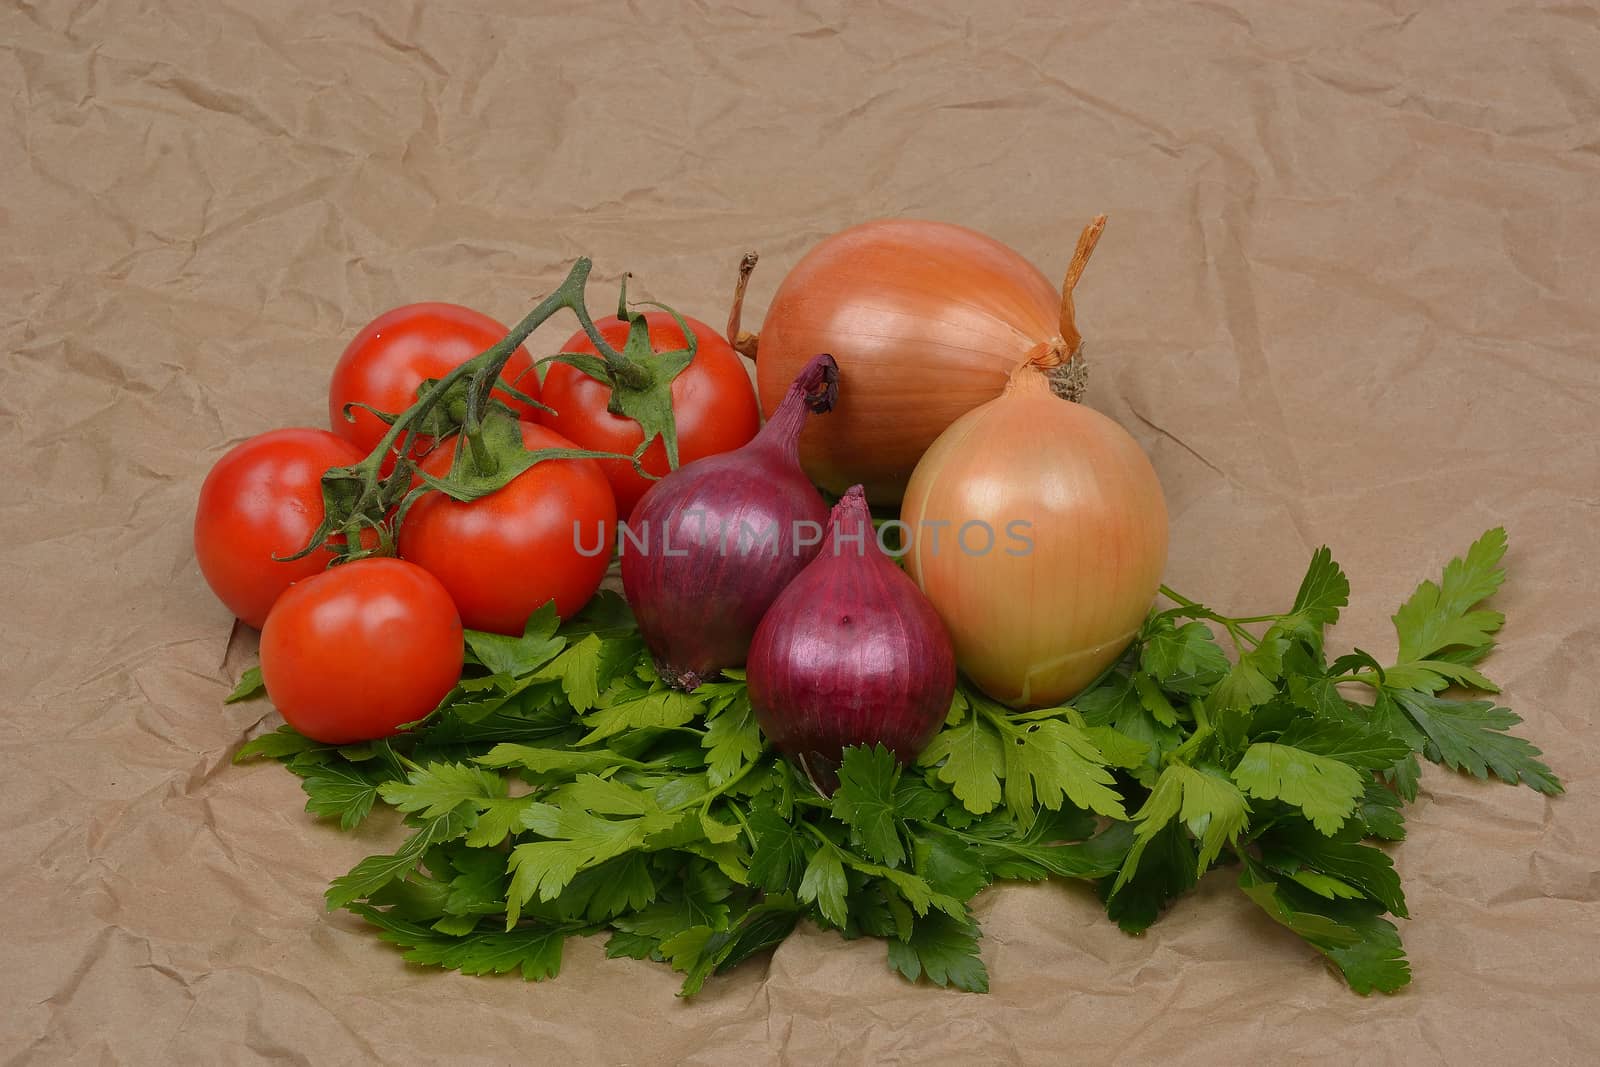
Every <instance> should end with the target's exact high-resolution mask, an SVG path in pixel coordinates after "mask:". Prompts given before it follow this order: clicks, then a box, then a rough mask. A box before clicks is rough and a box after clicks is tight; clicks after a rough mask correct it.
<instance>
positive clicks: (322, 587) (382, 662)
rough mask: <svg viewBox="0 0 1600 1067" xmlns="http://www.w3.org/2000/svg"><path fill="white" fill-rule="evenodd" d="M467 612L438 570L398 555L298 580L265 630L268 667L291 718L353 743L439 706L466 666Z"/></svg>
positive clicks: (304, 728)
mask: <svg viewBox="0 0 1600 1067" xmlns="http://www.w3.org/2000/svg"><path fill="white" fill-rule="evenodd" d="M461 654H462V634H461V617H460V616H459V615H458V614H456V607H455V605H454V604H453V603H451V601H450V594H449V593H447V592H445V589H444V586H442V585H440V584H439V582H438V579H436V578H434V577H433V575H431V574H429V573H428V572H427V571H425V570H423V569H422V568H421V567H418V566H416V565H415V564H411V563H406V562H404V561H403V560H398V559H382V558H374V559H363V560H357V561H356V562H354V563H345V564H342V565H340V566H338V567H334V568H332V569H331V570H328V571H324V572H323V573H322V574H318V575H316V576H314V577H311V578H307V579H305V580H304V581H300V582H296V583H295V584H294V585H293V586H291V587H290V588H289V589H288V590H287V591H286V592H285V593H284V594H283V596H281V597H279V598H278V603H277V604H275V605H274V606H273V608H272V612H271V613H270V614H269V615H268V616H267V624H266V626H265V627H263V628H262V630H261V677H262V680H263V681H264V682H265V683H266V686H267V695H268V696H269V697H271V698H272V702H273V703H274V704H275V705H277V708H278V711H279V712H281V713H282V714H283V718H284V721H285V722H287V723H288V724H289V725H290V726H293V727H294V728H295V729H296V730H299V731H300V732H301V733H303V734H305V735H306V736H307V737H310V738H313V739H315V740H317V741H321V742H323V743H324V744H329V745H349V744H354V743H356V742H359V741H376V740H377V739H378V738H380V737H389V736H390V735H392V734H394V733H395V731H396V730H397V729H398V728H399V727H401V726H402V725H404V724H405V723H408V722H415V721H416V720H418V719H420V718H422V717H423V716H424V715H426V714H428V712H430V711H432V710H433V709H434V708H435V707H436V706H437V705H438V703H439V701H441V700H443V699H444V697H445V694H446V693H448V692H450V690H451V688H452V687H453V686H454V685H455V684H456V680H457V679H458V678H459V677H460V676H461Z"/></svg>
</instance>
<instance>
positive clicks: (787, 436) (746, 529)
mask: <svg viewBox="0 0 1600 1067" xmlns="http://www.w3.org/2000/svg"><path fill="white" fill-rule="evenodd" d="M838 390H839V366H838V364H837V363H835V362H834V361H833V357H832V356H830V355H826V354H824V355H819V356H815V357H813V358H812V359H811V361H810V362H809V363H807V364H806V366H805V369H803V370H802V371H801V372H800V376H799V377H798V378H796V379H795V380H794V383H793V384H792V385H790V386H789V392H788V395H787V396H785V397H784V399H783V403H782V404H780V405H779V406H778V409H777V410H776V411H774V412H773V413H772V418H771V419H769V420H768V421H767V424H766V425H765V426H763V427H762V428H761V432H760V433H758V434H757V435H756V436H755V439H754V440H752V441H751V442H750V443H749V444H747V445H745V446H744V447H743V448H739V449H736V450H735V451H732V452H724V453H722V454H721V455H716V456H708V457H706V458H705V459H700V460H696V461H695V462H693V463H689V464H685V465H684V466H683V467H681V468H679V469H678V470H677V471H676V472H674V473H672V474H669V475H668V476H667V477H665V478H663V479H661V480H660V481H659V482H656V483H655V484H654V485H652V486H651V487H650V489H649V490H648V491H647V492H646V493H645V494H644V496H642V497H641V498H640V499H639V503H638V504H637V505H636V506H635V508H634V511H633V514H632V515H631V516H630V517H629V519H628V522H627V524H626V525H625V526H624V527H623V528H622V531H621V556H622V589H623V592H624V593H626V594H627V597H628V603H629V605H631V606H632V608H633V613H634V616H635V617H636V618H637V619H638V620H639V632H640V633H642V634H643V635H644V640H645V644H646V645H647V646H648V647H649V649H650V654H651V656H652V657H653V658H654V659H655V662H656V668H657V670H659V671H660V672H661V677H662V678H663V679H664V680H665V681H666V682H667V684H668V685H671V686H673V687H674V688H677V689H682V690H685V691H688V690H692V689H694V688H695V687H696V686H698V685H699V684H700V682H701V681H702V680H703V679H705V678H709V677H711V676H713V675H715V674H716V673H717V672H718V671H720V670H722V669H723V668H724V667H737V666H739V665H741V664H743V663H744V661H745V656H746V655H747V654H748V653H749V651H750V639H751V638H752V637H753V636H754V635H755V632H756V624H757V623H759V622H760V621H761V617H762V616H763V615H765V614H766V613H767V608H768V607H770V606H771V605H772V602H773V600H775V599H777V596H778V594H779V593H781V592H782V591H783V588H784V586H786V585H788V584H789V582H790V581H792V580H793V579H794V577H795V575H797V574H799V573H800V571H801V570H802V569H803V568H804V567H805V565H806V564H807V563H809V562H810V561H811V560H812V559H813V558H814V557H815V556H816V554H817V551H818V549H819V548H820V547H821V544H822V536H823V523H824V522H826V521H827V518H828V505H827V502H826V501H824V500H823V499H822V494H821V493H819V492H817V489H816V486H814V485H812V484H811V482H810V481H809V480H808V479H807V478H806V476H805V472H803V471H802V470H801V469H800V453H799V439H800V428H801V427H802V426H804V425H805V421H806V413H807V412H808V411H814V412H817V413H819V414H820V413H822V412H825V411H829V410H831V409H832V408H833V403H834V400H835V399H836V398H837V396H838Z"/></svg>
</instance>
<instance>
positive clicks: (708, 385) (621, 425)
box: [536, 311, 761, 518]
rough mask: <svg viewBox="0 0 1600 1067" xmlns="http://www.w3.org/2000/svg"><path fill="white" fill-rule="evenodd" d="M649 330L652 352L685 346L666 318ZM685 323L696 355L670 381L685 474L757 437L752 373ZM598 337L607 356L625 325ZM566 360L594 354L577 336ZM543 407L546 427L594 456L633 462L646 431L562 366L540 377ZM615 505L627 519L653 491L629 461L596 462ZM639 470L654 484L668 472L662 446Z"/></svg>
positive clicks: (652, 315)
mask: <svg viewBox="0 0 1600 1067" xmlns="http://www.w3.org/2000/svg"><path fill="white" fill-rule="evenodd" d="M644 318H645V322H646V323H647V324H648V325H649V327H650V347H651V348H652V349H654V350H655V351H657V352H670V351H672V350H673V349H681V348H683V347H684V345H685V343H686V342H685V340H684V336H683V331H682V330H680V329H679V328H678V324H677V323H676V322H674V321H673V318H672V316H671V315H669V314H667V313H666V312H665V311H652V312H649V313H648V314H646V315H645V317H644ZM684 321H685V322H687V323H688V324H689V329H690V330H692V331H693V332H694V336H695V340H696V342H697V347H696V348H695V354H694V362H692V363H690V364H689V365H688V366H687V367H685V368H684V369H683V372H682V373H681V374H679V375H678V376H677V377H676V378H674V379H672V413H673V419H674V421H675V422H676V423H677V426H678V463H679V465H680V466H682V465H683V464H685V463H690V462H692V461H694V460H697V459H703V458H704V457H706V456H714V455H716V454H717V453H719V452H731V451H732V450H733V449H735V448H738V447H739V446H740V445H743V444H745V443H746V442H748V441H749V440H750V439H751V438H752V437H754V436H755V435H756V431H757V430H759V429H761V407H760V405H759V404H758V403H757V402H756V393H755V387H754V386H752V385H751V384H750V373H749V372H748V371H746V370H745V368H744V364H743V363H742V362H740V360H739V354H738V353H737V352H735V351H734V350H733V347H732V346H731V345H729V344H728V342H727V341H725V340H723V338H722V335H721V334H719V333H717V331H716V330H713V329H712V328H711V327H710V326H707V325H706V324H705V323H703V322H701V321H699V320H698V319H691V318H689V317H687V316H685V317H684ZM595 325H596V326H598V327H599V328H600V336H602V337H604V338H605V339H606V343H607V344H609V345H611V347H612V348H615V349H617V350H619V351H620V350H621V349H622V346H623V345H624V344H625V343H627V340H628V324H627V322H625V321H624V320H622V319H619V318H617V317H616V316H615V315H613V316H611V317H610V318H605V319H600V320H598V321H596V322H595ZM561 351H563V352H588V353H590V354H593V353H594V352H595V347H594V345H593V344H592V343H591V342H590V341H589V338H588V336H587V335H586V334H584V333H583V332H582V331H581V330H580V331H579V332H578V333H576V334H574V335H573V336H572V337H571V338H570V339H569V340H568V341H567V343H566V344H565V345H563V346H562V348H561ZM540 399H541V400H542V401H543V402H544V403H545V404H547V405H549V406H550V407H552V408H554V409H555V412H556V413H555V414H553V415H552V414H551V413H550V412H548V411H541V412H539V414H538V415H537V416H536V417H537V418H538V420H539V421H540V422H541V423H542V424H544V425H545V426H548V427H550V428H551V429H552V430H555V431H556V432H557V433H559V434H561V435H562V436H563V437H566V438H568V439H569V440H572V441H576V442H577V443H578V445H579V446H580V447H582V448H588V449H593V450H594V451H596V452H622V453H627V454H630V455H631V454H632V453H633V450H634V449H636V448H638V447H639V442H640V441H643V440H644V430H642V429H641V428H640V427H639V424H638V423H637V422H635V421H634V420H632V419H629V418H624V417H622V416H620V415H613V414H611V412H610V411H608V410H606V405H607V404H609V403H610V402H611V389H610V387H609V386H606V385H603V384H602V383H600V382H597V381H595V380H594V379H593V378H591V377H589V376H588V375H587V374H584V373H583V372H582V371H580V370H576V369H574V368H572V367H569V366H567V365H566V364H565V363H552V364H550V369H549V370H548V371H547V372H546V373H545V379H544V388H543V391H542V394H541V397H540ZM597 462H599V464H600V468H601V469H602V470H604V471H605V475H606V480H607V481H609V482H610V483H611V489H612V492H614V493H615V494H616V497H617V514H619V515H621V516H622V517H623V518H626V517H627V516H628V515H630V514H632V513H633V506H634V505H635V504H637V503H638V502H639V498H640V497H641V496H644V493H645V490H646V489H649V488H650V487H651V486H652V485H654V484H655V483H654V482H653V481H651V480H650V479H648V478H645V477H643V476H642V475H640V474H638V473H637V472H636V471H635V470H634V469H633V465H632V464H631V463H629V462H627V461H626V460H620V459H603V460H598V461H597ZM642 463H643V466H644V469H645V470H647V471H649V472H650V473H651V474H654V475H656V476H658V477H660V476H662V475H665V474H666V473H667V472H668V467H667V450H666V446H665V445H663V444H662V443H661V441H660V440H659V439H657V440H656V441H654V442H653V443H652V444H651V445H650V447H649V448H648V449H646V450H645V454H644V457H643V460H642Z"/></svg>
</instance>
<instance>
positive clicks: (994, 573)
mask: <svg viewBox="0 0 1600 1067" xmlns="http://www.w3.org/2000/svg"><path fill="white" fill-rule="evenodd" d="M900 517H901V520H902V521H903V522H905V523H906V524H907V525H908V526H909V528H910V530H909V534H910V537H911V539H912V547H911V551H910V554H909V556H908V557H907V561H906V562H907V568H906V569H907V571H908V572H909V573H910V574H911V576H912V578H914V579H915V580H916V582H917V585H918V586H920V587H921V589H922V591H923V593H925V594H926V595H927V597H928V599H929V600H930V601H932V602H933V605H934V607H935V608H937V609H938V611H939V615H940V617H941V618H942V619H943V620H944V622H945V625H946V626H947V627H948V628H949V630H950V635H951V638H952V640H953V641H954V643H955V649H956V662H957V663H958V664H959V665H960V667H961V669H962V671H963V672H965V673H966V675H967V676H968V677H969V678H971V679H972V681H973V682H974V683H976V684H977V685H978V687H979V688H981V689H982V690H983V691H984V692H985V693H987V694H988V695H989V696H991V697H993V698H994V699H996V700H998V701H1001V702H1003V703H1005V704H1008V705H1010V706H1012V707H1047V706H1051V705H1055V704H1059V703H1060V702H1062V701H1063V700H1066V699H1068V698H1070V697H1072V696H1074V695H1076V694H1077V693H1078V692H1079V691H1080V690H1082V689H1083V688H1084V687H1085V686H1086V685H1088V684H1089V683H1090V682H1091V681H1093V680H1094V679H1095V678H1096V677H1098V676H1099V675H1100V673H1101V672H1102V671H1104V670H1105V669H1106V668H1107V667H1109V666H1110V665H1111V664H1112V663H1114V662H1115V661H1116V659H1117V657H1118V656H1120V655H1121V654H1122V652H1123V651H1124V650H1125V649H1126V648H1127V647H1128V645H1129V643H1130V642H1131V641H1132V640H1133V638H1134V636H1135V634H1136V633H1137V632H1138V630H1139V627H1140V625H1141V624H1142V623H1143V621H1144V618H1145V616H1146V614H1147V613H1148V611H1149V609H1150V604H1151V602H1152V601H1153V600H1154V598H1155V594H1156V591H1157V589H1158V588H1159V586H1160V583H1161V572H1162V570H1163V568H1164V567H1165V565H1166V558H1167V508H1166V502H1165V499H1164V498H1163V496H1162V492H1161V483H1160V481H1159V479H1158V478H1157V477H1156V473H1155V469H1154V468H1153V467H1152V466H1151V465H1150V460H1149V459H1148V458H1147V457H1146V456H1145V454H1144V451H1143V450H1142V449H1141V448H1140V447H1139V444H1138V442H1137V441H1135V440H1134V439H1133V437H1132V436H1130V435H1129V434H1128V432H1127V431H1126V430H1124V429H1123V428H1122V427H1121V426H1119V425H1117V423H1116V422H1115V421H1113V420H1112V419H1109V418H1107V417H1106V416H1105V415H1102V414H1100V413H1099V412H1097V411H1094V410H1092V409H1090V408H1087V407H1084V406H1083V405H1081V404H1074V403H1070V402H1068V401H1065V400H1062V399H1060V398H1058V397H1056V396H1054V395H1053V394H1051V392H1050V391H1049V387H1048V385H1047V384H1046V382H1045V379H1044V376H1043V375H1042V374H1041V373H1040V372H1039V371H1037V370H1035V369H1034V368H1032V367H1024V368H1023V369H1021V370H1019V371H1018V372H1017V373H1016V375H1015V376H1014V377H1013V379H1012V383H1011V384H1010V385H1009V386H1008V387H1007V390H1006V392H1005V393H1004V395H1002V396H1001V397H1000V398H999V399H997V400H994V401H991V402H990V403H987V404H984V405H983V406H981V407H979V408H977V409H975V410H973V411H972V412H970V413H969V414H967V415H965V416H963V417H962V418H960V419H958V420H956V422H955V423H954V424H952V425H951V427H950V428H949V429H948V430H946V431H945V432H944V433H943V434H942V435H940V437H939V439H938V440H937V441H935V442H934V444H933V446H932V447H931V448H930V449H928V452H927V454H926V455H924V456H923V457H922V461H921V462H920V463H918V464H917V469H916V471H915V473H914V474H913V475H912V477H911V483H910V485H909V486H908V487H907V491H906V497H905V501H904V503H903V505H902V508H901V513H900ZM1018 521H1020V522H1026V523H1028V524H1029V526H1028V527H1027V529H1026V536H1027V538H1029V539H1030V540H1031V541H1032V547H1031V549H1029V550H1026V551H1024V550H1023V546H1022V544H1021V541H1020V540H1018V539H1016V538H1013V537H1011V536H1009V535H1008V525H1007V524H1009V523H1013V522H1018ZM938 523H946V524H948V525H945V526H943V527H939V526H937V525H935V524H938ZM968 523H984V524H986V525H987V528H988V529H989V530H992V531H993V532H994V535H995V537H994V545H993V547H992V549H991V550H990V551H988V552H985V553H969V552H967V551H963V550H962V547H961V543H960V542H959V541H958V540H957V538H959V536H960V531H961V529H962V527H963V525H964V524H968ZM1019 529H1020V528H1019ZM936 534H937V539H936ZM966 540H967V544H968V545H969V546H970V547H972V548H976V547H978V546H979V545H980V544H981V542H982V540H983V528H982V527H978V526H974V527H971V528H970V530H969V531H968V536H967V539H966Z"/></svg>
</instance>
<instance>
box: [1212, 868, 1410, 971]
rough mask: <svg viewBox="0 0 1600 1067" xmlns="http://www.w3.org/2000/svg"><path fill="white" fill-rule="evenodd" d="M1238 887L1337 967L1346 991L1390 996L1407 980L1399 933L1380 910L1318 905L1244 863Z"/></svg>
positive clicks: (1330, 903) (1356, 905)
mask: <svg viewBox="0 0 1600 1067" xmlns="http://www.w3.org/2000/svg"><path fill="white" fill-rule="evenodd" d="M1239 888H1240V889H1242V890H1243V891H1244V893H1245V895H1246V896H1248V897H1249V898H1250V899H1251V900H1253V901H1255V902H1256V904H1257V905H1259V906H1260V908H1261V910H1262V911H1265V912H1266V913H1267V914H1268V915H1269V916H1271V917H1272V918H1273V919H1274V920H1276V921H1277V922H1279V923H1281V924H1283V925H1284V926H1287V927H1288V928H1289V929H1291V930H1293V931H1294V932H1295V933H1297V934H1299V935H1300V936H1301V937H1302V938H1304V939H1305V940H1306V941H1307V942H1308V943H1309V944H1310V945H1311V946H1312V947H1313V948H1315V949H1316V950H1317V951H1318V952H1321V953H1322V954H1323V955H1325V956H1327V957H1328V959H1329V960H1331V961H1332V962H1333V964H1334V965H1335V966H1336V967H1338V968H1339V971H1340V973H1342V974H1343V975H1344V977H1345V981H1347V982H1349V983H1350V988H1351V989H1353V990H1355V991H1356V992H1357V993H1361V994H1363V995H1365V994H1367V993H1370V992H1372V991H1373V990H1374V989H1376V990H1379V991H1381V992H1384V993H1393V992H1396V991H1398V990H1399V989H1400V988H1402V987H1403V986H1405V985H1406V983H1408V982H1410V981H1411V967H1410V965H1409V964H1408V963H1407V962H1406V958H1405V950H1404V949H1403V948H1402V947H1401V945H1400V933H1399V931H1398V930H1396V929H1395V926H1394V924H1393V923H1391V922H1389V921H1388V920H1387V919H1384V918H1383V917H1382V915H1381V914H1380V905H1376V904H1367V903H1365V902H1361V901H1332V900H1321V899H1319V898H1317V897H1316V896H1315V895H1313V894H1312V893H1310V892H1309V891H1307V890H1305V889H1303V888H1301V887H1299V886H1295V885H1282V884H1280V883H1278V882H1276V881H1274V880H1273V879H1272V877H1271V872H1270V871H1268V870H1267V869H1266V868H1264V867H1262V866H1261V865H1259V864H1257V863H1256V862H1255V861H1253V860H1247V861H1246V863H1245V868H1244V870H1243V871H1242V872H1240V874H1239Z"/></svg>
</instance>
